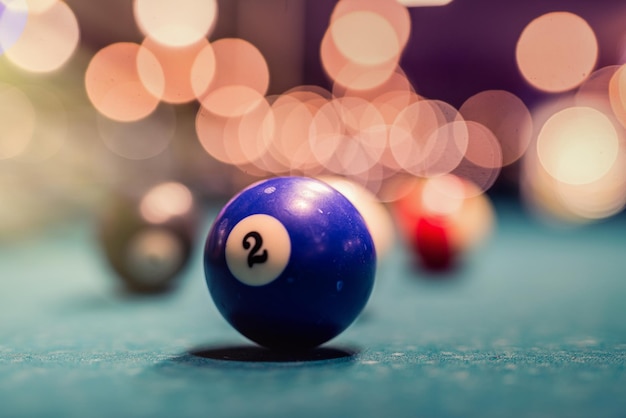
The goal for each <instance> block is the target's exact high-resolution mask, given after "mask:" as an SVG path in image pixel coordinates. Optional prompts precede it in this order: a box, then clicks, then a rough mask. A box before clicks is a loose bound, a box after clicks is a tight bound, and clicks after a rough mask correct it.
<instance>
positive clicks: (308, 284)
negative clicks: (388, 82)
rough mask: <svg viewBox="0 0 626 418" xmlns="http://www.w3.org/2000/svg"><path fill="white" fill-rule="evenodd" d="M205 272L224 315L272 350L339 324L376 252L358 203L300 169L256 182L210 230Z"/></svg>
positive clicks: (346, 318) (370, 280) (352, 310)
mask: <svg viewBox="0 0 626 418" xmlns="http://www.w3.org/2000/svg"><path fill="white" fill-rule="evenodd" d="M204 267H205V274H206V281H207V285H208V288H209V291H210V294H211V296H212V298H213V301H214V302H215V304H216V306H217V308H218V310H219V311H220V312H221V314H222V315H223V316H224V318H225V319H226V320H227V321H228V322H229V323H230V324H231V325H232V326H233V327H234V328H235V329H237V330H238V331H239V332H240V333H241V334H243V335H244V336H245V337H247V338H249V339H250V340H252V341H254V342H256V343H258V344H260V345H263V346H266V347H269V348H273V349H282V350H297V349H308V348H313V347H315V346H318V345H320V344H323V343H325V342H326V341H328V340H330V339H332V338H334V337H336V336H337V335H339V334H340V333H341V332H342V331H344V330H345V329H346V328H347V327H348V326H349V325H350V324H351V323H352V322H353V321H354V320H355V319H356V317H357V316H358V315H359V313H360V312H361V311H362V310H363V308H364V307H365V305H366V303H367V301H368V299H369V296H370V294H371V292H372V288H373V285H374V275H375V270H376V252H375V249H374V243H373V241H372V237H371V235H370V233H369V231H368V229H367V226H366V224H365V221H364V219H363V217H362V216H361V214H360V213H359V211H358V210H357V209H356V208H355V207H354V205H353V204H352V203H350V201H349V200H348V199H347V198H346V197H344V196H343V195H342V194H341V193H339V192H338V191H336V190H335V189H334V188H332V187H330V186H329V185H328V184H326V183H323V182H321V181H318V180H314V179H310V178H305V177H277V178H273V179H269V180H264V181H261V182H258V183H255V184H253V185H251V186H249V187H248V188H246V189H244V190H243V191H242V192H240V193H239V194H237V195H236V196H235V197H234V198H232V199H231V200H230V202H228V203H227V204H226V206H225V207H224V208H223V209H222V210H221V211H220V213H219V214H218V215H217V217H216V219H215V221H214V223H213V226H212V227H211V230H210V231H209V234H208V237H207V241H206V247H205V252H204Z"/></svg>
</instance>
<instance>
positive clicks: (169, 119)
mask: <svg viewBox="0 0 626 418" xmlns="http://www.w3.org/2000/svg"><path fill="white" fill-rule="evenodd" d="M97 126H98V132H99V134H100V137H101V138H102V141H103V142H104V144H105V145H106V146H107V148H108V149H109V150H110V151H112V152H113V153H115V154H117V155H119V156H121V157H124V158H128V159H130V160H145V159H147V158H152V157H154V156H156V155H158V154H160V153H161V152H163V151H164V150H165V149H166V148H167V146H168V145H169V143H170V141H171V140H172V138H173V136H174V132H175V129H176V114H175V113H174V110H173V109H172V107H171V106H170V105H167V104H162V105H160V106H159V107H157V108H156V110H155V111H154V112H152V113H151V114H150V115H149V116H147V117H145V118H142V119H139V120H136V121H118V120H113V119H110V118H108V117H106V116H104V115H98V116H97Z"/></svg>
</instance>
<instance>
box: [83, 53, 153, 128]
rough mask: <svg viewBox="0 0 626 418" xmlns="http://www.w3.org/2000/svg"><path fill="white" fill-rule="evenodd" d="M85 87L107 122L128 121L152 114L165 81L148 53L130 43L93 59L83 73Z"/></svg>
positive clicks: (97, 55) (98, 54)
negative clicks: (139, 61)
mask: <svg viewBox="0 0 626 418" xmlns="http://www.w3.org/2000/svg"><path fill="white" fill-rule="evenodd" d="M140 51H141V54H140ZM138 59H141V61H142V62H141V64H138ZM139 67H141V68H142V71H141V76H140V74H139V70H138V68H139ZM146 85H149V86H150V87H149V88H147V87H146ZM85 87H86V89H87V95H88V96H89V99H90V100H91V103H92V104H93V106H94V107H95V108H96V109H97V110H98V111H99V112H101V113H102V114H103V115H105V116H107V117H108V118H110V119H114V120H117V121H124V122H129V121H135V120H138V119H141V118H144V117H146V116H147V115H149V114H150V113H151V112H152V111H154V109H155V108H156V107H157V105H158V104H159V101H160V98H161V96H162V95H163V91H164V89H165V78H164V76H163V70H162V69H161V66H160V64H159V61H158V60H157V59H156V57H155V56H154V55H153V54H152V53H151V52H150V51H148V50H147V49H143V50H142V47H141V45H138V44H135V43H132V42H119V43H114V44H111V45H109V46H107V47H105V48H103V49H101V50H100V51H98V52H97V53H96V54H95V55H94V56H93V58H92V59H91V61H90V63H89V66H88V67H87V71H86V73H85ZM153 92H156V93H158V95H155V94H153Z"/></svg>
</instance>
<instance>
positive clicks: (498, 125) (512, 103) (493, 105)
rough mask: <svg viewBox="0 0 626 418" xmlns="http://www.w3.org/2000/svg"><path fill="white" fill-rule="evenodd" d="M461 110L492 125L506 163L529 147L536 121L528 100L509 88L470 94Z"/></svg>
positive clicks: (503, 163) (504, 163) (490, 127)
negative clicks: (508, 89) (527, 103)
mask: <svg viewBox="0 0 626 418" xmlns="http://www.w3.org/2000/svg"><path fill="white" fill-rule="evenodd" d="M459 111H460V112H461V114H462V115H463V118H465V119H466V120H468V121H474V122H478V123H480V124H482V125H484V126H485V127H487V128H489V129H490V130H491V132H493V134H494V135H495V137H496V139H497V140H498V142H499V144H500V148H501V153H502V165H505V166H506V165H510V164H512V163H514V162H515V161H517V160H519V159H520V158H521V157H522V155H524V153H525V152H526V150H527V149H528V146H529V144H530V141H531V139H532V133H533V121H532V117H531V115H530V111H529V110H528V108H527V107H526V105H525V104H524V102H523V101H522V100H521V99H520V98H519V97H517V96H516V95H514V94H513V93H510V92H508V91H505V90H485V91H482V92H479V93H477V94H475V95H473V96H471V97H469V98H468V99H467V100H466V101H465V102H463V104H462V105H461V107H460V108H459Z"/></svg>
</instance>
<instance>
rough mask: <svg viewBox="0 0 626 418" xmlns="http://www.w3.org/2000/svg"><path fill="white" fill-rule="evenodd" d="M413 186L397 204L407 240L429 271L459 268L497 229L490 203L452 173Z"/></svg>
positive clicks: (472, 186) (398, 218) (476, 190)
mask: <svg viewBox="0 0 626 418" xmlns="http://www.w3.org/2000/svg"><path fill="white" fill-rule="evenodd" d="M411 182H412V185H411V187H409V188H407V190H408V191H407V193H406V194H404V195H403V196H402V197H400V198H399V199H398V200H397V201H395V202H394V205H393V208H394V216H395V219H396V222H397V225H398V229H399V230H400V231H401V233H402V235H403V236H404V239H405V242H406V243H407V245H408V246H409V248H410V249H411V251H412V252H413V254H414V255H415V258H416V261H417V262H418V264H419V265H421V266H422V267H423V268H424V269H426V270H429V271H447V270H450V269H453V268H455V267H457V266H458V265H459V264H460V263H461V261H462V259H463V258H464V257H465V255H466V254H467V253H468V252H470V251H471V250H472V249H474V248H475V247H477V246H478V245H479V244H480V243H482V242H483V241H484V240H485V238H486V237H488V235H489V233H490V232H491V230H492V227H493V224H494V212H493V208H492V206H491V203H490V201H489V199H488V198H487V196H486V195H485V194H484V193H482V192H481V190H479V189H478V188H477V187H476V186H475V185H474V184H473V183H471V182H469V181H467V180H464V179H462V178H460V177H457V176H454V175H451V174H449V175H445V176H439V177H434V178H430V179H418V178H415V179H412V180H411Z"/></svg>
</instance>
